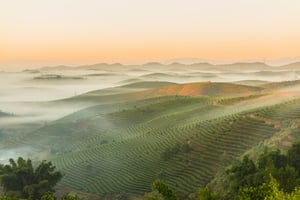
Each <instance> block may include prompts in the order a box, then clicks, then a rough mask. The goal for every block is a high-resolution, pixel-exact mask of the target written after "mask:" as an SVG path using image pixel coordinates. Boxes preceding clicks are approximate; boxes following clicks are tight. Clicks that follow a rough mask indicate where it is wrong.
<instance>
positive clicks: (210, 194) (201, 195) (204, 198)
mask: <svg viewBox="0 0 300 200" xmlns="http://www.w3.org/2000/svg"><path fill="white" fill-rule="evenodd" d="M196 199H197V200H218V199H219V195H218V194H217V193H216V192H214V191H211V190H210V189H209V188H208V187H207V186H206V187H204V188H201V189H200V190H199V191H198V193H197V198H196Z"/></svg>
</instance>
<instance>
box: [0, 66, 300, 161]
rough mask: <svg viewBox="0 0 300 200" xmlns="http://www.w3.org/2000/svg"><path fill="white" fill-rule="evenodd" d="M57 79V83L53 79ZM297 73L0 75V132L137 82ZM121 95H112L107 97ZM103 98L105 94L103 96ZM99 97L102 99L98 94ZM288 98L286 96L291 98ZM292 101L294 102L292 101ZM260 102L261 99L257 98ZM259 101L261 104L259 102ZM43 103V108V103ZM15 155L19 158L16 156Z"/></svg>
mask: <svg viewBox="0 0 300 200" xmlns="http://www.w3.org/2000/svg"><path fill="white" fill-rule="evenodd" d="M49 75H50V76H49ZM54 75H55V76H56V75H58V78H55V76H54ZM299 75H300V73H299V72H298V71H282V72H272V71H262V72H251V73H250V72H247V73H242V72H236V71H214V70H212V71H203V70H202V71H201V70H195V69H183V68H178V69H176V68H175V69H166V70H159V69H138V68H133V69H123V70H118V71H117V70H114V69H110V70H53V71H24V72H14V73H7V72H0V111H2V112H5V113H9V114H11V115H10V116H6V117H0V131H1V130H4V129H6V128H9V127H16V126H17V125H20V124H29V125H31V124H35V125H32V126H36V128H38V127H40V126H41V125H43V124H44V123H48V122H51V121H54V120H57V119H59V118H62V117H64V116H66V115H69V114H71V113H73V112H76V111H78V110H81V109H83V108H86V107H88V106H90V105H89V104H84V103H83V104H81V105H80V106H79V105H72V104H68V103H66V104H59V105H55V104H53V105H52V106H49V104H47V103H46V102H47V101H53V100H59V99H64V98H70V97H73V96H76V95H80V94H83V93H86V92H90V91H93V90H100V89H107V88H113V87H119V86H123V85H126V84H130V83H136V82H142V81H168V82H174V83H188V82H205V81H212V82H236V81H244V80H254V81H255V80H257V81H268V82H278V81H286V80H295V79H298V77H299ZM299 90H300V88H298V87H294V88H292V89H290V90H289V91H287V92H286V95H289V96H288V97H289V98H293V97H295V96H297V97H299V93H298V91H299ZM118 92H119V93H122V92H124V90H114V91H112V92H111V93H113V94H115V93H118ZM108 93H109V92H108V91H106V93H105V94H108ZM103 95H104V93H103ZM291 95H292V96H291ZM293 95H294V96H293ZM275 97H277V99H282V100H284V99H285V98H287V97H285V96H282V95H280V94H278V96H276V94H274V99H275ZM262 99H263V98H262ZM263 100H265V99H263ZM43 102H44V103H43ZM20 152H23V154H21V153H20ZM32 152H33V150H32V149H30V148H29V149H25V150H24V149H18V148H17V149H9V150H4V149H2V150H0V162H2V161H3V160H7V158H9V157H16V156H19V155H22V156H27V155H29V153H32Z"/></svg>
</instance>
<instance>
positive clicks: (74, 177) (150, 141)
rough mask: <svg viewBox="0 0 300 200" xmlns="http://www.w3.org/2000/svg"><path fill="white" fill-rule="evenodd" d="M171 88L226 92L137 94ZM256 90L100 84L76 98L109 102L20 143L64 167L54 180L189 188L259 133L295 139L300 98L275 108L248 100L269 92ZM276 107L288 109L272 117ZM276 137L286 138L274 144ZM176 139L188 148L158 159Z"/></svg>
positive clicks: (101, 188) (76, 185) (99, 186)
mask: <svg viewBox="0 0 300 200" xmlns="http://www.w3.org/2000/svg"><path fill="white" fill-rule="evenodd" d="M170 88H173V89H174V88H175V89H174V90H172V89H171V91H173V92H171V93H164V95H168V94H172V95H177V94H179V95H193V96H198V95H199V94H200V95H203V94H206V95H211V96H225V97H217V98H216V97H181V96H169V97H158V98H151V99H147V100H138V99H144V98H147V97H151V96H160V94H161V93H160V92H158V91H170ZM178 88H179V89H178ZM187 88H188V89H189V90H187ZM204 88H206V89H204ZM207 88H209V89H207ZM220 88H221V89H220ZM200 89H201V90H200ZM210 90H211V91H210ZM182 91H188V93H187V92H182ZM199 91H201V92H200V93H199ZM205 91H206V92H205ZM234 91H235V92H238V93H239V95H237V96H240V95H241V94H244V95H246V96H244V97H236V98H231V97H228V95H229V94H231V96H235V93H234ZM257 91H261V88H257V87H248V86H241V85H235V84H225V83H223V84H221V83H218V84H217V83H193V84H185V85H176V86H167V87H164V88H162V89H154V90H149V91H146V92H136V93H132V94H119V95H107V96H101V95H100V94H101V92H99V91H98V92H97V91H96V92H91V93H87V94H84V95H81V96H79V97H76V98H75V99H77V100H81V101H82V100H85V99H87V100H91V101H95V102H97V101H98V103H103V102H105V103H107V104H105V105H97V106H93V107H90V108H87V109H84V110H82V111H79V112H77V113H74V114H72V115H70V116H67V117H65V118H63V119H61V120H58V121H56V122H53V123H51V124H48V125H45V126H44V127H42V128H40V129H38V130H36V131H34V132H32V133H31V135H27V137H26V138H22V143H25V144H26V143H27V144H30V145H31V146H33V147H35V148H36V149H40V151H43V152H47V153H49V154H51V160H52V161H53V162H54V164H55V165H56V166H57V167H58V168H59V169H60V170H62V171H63V172H64V173H65V174H66V176H65V178H64V179H63V181H62V182H61V184H60V187H68V188H73V189H74V190H82V191H87V192H91V193H97V194H109V193H120V192H131V193H137V194H142V193H144V192H146V191H149V189H150V188H149V185H150V183H151V182H152V181H153V180H154V179H156V178H162V179H165V180H166V181H167V183H169V184H170V185H171V186H172V187H174V188H176V189H178V190H181V191H185V192H191V191H194V190H196V189H197V188H199V187H201V186H203V185H205V184H207V183H208V182H210V181H211V180H212V178H213V177H214V175H215V174H216V173H217V172H218V171H219V170H220V169H222V168H224V167H225V166H227V165H229V164H230V163H231V162H233V161H234V160H235V159H238V158H239V156H241V155H242V154H244V153H245V152H246V151H249V150H251V149H252V150H253V151H255V148H256V149H258V150H260V149H259V146H260V145H261V141H262V140H263V141H265V142H266V145H269V146H272V145H277V146H279V147H285V146H288V145H290V144H291V142H292V141H293V139H295V138H296V135H297V134H296V133H297V126H296V125H294V126H289V123H290V122H291V123H292V122H293V123H295V124H296V123H297V118H299V117H300V111H299V112H298V109H297V108H298V105H299V107H300V101H299V100H298V101H291V102H290V103H285V104H280V109H281V110H278V111H277V110H276V109H277V107H276V106H271V107H262V108H259V109H258V108H255V107H253V106H247V105H252V104H253V103H255V102H259V101H258V100H259V99H262V98H263V99H267V98H266V97H265V96H262V95H263V94H261V93H257ZM248 95H249V96H248ZM226 96H227V97H226ZM133 99H134V100H135V101H130V102H128V103H125V102H126V101H128V100H133ZM73 100H74V99H73ZM114 101H115V102H122V103H119V104H114ZM109 102H110V103H111V104H108V103H109ZM257 106H259V104H257V105H256V107H257ZM283 111H287V112H283ZM289 111H290V112H289ZM292 111H293V112H292ZM294 111H295V112H294ZM281 112H282V113H286V115H289V116H290V114H289V113H294V114H292V115H291V117H290V118H286V116H285V115H284V116H283V117H281V118H280V117H279V118H276V119H274V117H273V116H276V113H281ZM268 113H269V114H268ZM270 113H271V114H270ZM272 113H273V114H272ZM274 113H275V114H274ZM285 118H286V119H288V121H285V120H284V119H285ZM281 121H282V124H281V125H278V124H279V123H281ZM291 127H292V128H291ZM293 127H294V128H293ZM282 138H283V139H284V140H283V141H285V142H284V143H280V140H279V139H282ZM66 141H67V142H66ZM276 141H277V142H278V143H276ZM267 142H269V143H267ZM177 143H180V144H188V145H189V146H190V147H191V148H192V151H190V152H189V153H179V154H177V155H175V156H174V157H173V158H171V159H170V160H167V161H164V160H162V158H161V157H160V155H161V153H162V152H164V151H165V150H166V148H168V147H172V146H174V145H175V144H177ZM279 144H280V145H282V146H280V145H279Z"/></svg>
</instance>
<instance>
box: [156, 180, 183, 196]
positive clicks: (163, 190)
mask: <svg viewBox="0 0 300 200" xmlns="http://www.w3.org/2000/svg"><path fill="white" fill-rule="evenodd" d="M151 188H152V191H157V192H158V193H160V194H161V195H162V196H163V197H164V199H165V200H177V197H176V196H175V194H174V192H173V190H172V189H171V188H170V187H169V186H168V185H167V184H166V183H165V182H163V181H162V180H160V179H157V180H156V181H154V182H153V183H152V187H151Z"/></svg>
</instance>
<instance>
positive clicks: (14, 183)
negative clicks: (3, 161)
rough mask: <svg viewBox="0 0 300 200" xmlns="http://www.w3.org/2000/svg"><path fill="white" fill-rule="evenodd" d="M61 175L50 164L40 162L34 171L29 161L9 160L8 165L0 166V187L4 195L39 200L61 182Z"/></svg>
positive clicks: (21, 159) (20, 159)
mask: <svg viewBox="0 0 300 200" xmlns="http://www.w3.org/2000/svg"><path fill="white" fill-rule="evenodd" d="M61 178H62V174H61V173H60V172H58V171H55V167H54V166H53V165H52V163H51V162H46V161H42V162H41V163H40V164H39V165H38V166H37V167H36V168H35V169H34V167H33V165H32V162H31V160H30V159H28V160H24V159H23V158H21V157H20V158H18V160H17V161H15V160H13V159H10V160H9V164H7V165H0V185H1V186H2V188H3V192H4V195H5V196H7V197H16V198H24V199H41V197H42V196H43V195H44V194H45V193H46V192H49V193H50V194H51V193H52V192H54V186H55V185H56V184H57V183H58V182H59V181H60V180H61Z"/></svg>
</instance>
